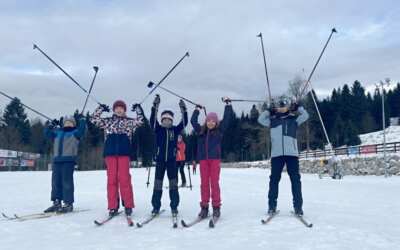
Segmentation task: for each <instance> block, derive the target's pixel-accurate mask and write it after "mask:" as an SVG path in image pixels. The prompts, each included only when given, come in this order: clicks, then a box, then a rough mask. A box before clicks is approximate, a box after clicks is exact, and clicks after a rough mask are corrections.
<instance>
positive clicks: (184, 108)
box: [179, 99, 186, 113]
mask: <svg viewBox="0 0 400 250" xmlns="http://www.w3.org/2000/svg"><path fill="white" fill-rule="evenodd" d="M179 107H180V108H181V112H182V113H185V112H186V104H185V102H184V101H183V100H182V99H181V100H180V101H179Z"/></svg>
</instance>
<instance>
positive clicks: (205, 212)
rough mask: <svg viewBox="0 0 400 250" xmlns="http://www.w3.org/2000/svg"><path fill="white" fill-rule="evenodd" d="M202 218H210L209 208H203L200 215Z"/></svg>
mask: <svg viewBox="0 0 400 250" xmlns="http://www.w3.org/2000/svg"><path fill="white" fill-rule="evenodd" d="M198 216H199V217H200V218H202V219H205V218H207V217H208V207H201V210H200V213H199V215H198Z"/></svg>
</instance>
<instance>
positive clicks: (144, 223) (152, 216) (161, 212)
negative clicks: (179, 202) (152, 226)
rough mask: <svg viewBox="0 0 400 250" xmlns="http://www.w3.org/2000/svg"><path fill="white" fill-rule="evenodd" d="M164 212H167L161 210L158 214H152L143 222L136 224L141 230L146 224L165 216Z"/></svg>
mask: <svg viewBox="0 0 400 250" xmlns="http://www.w3.org/2000/svg"><path fill="white" fill-rule="evenodd" d="M164 212H165V209H161V210H160V211H159V212H158V213H152V214H151V215H149V216H148V217H147V218H146V219H144V220H143V221H141V222H138V223H136V226H137V227H139V228H141V227H143V226H144V225H146V224H148V223H150V222H151V221H153V220H154V219H155V218H158V217H160V215H161V214H163V213H164Z"/></svg>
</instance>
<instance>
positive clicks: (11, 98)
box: [0, 91, 53, 121]
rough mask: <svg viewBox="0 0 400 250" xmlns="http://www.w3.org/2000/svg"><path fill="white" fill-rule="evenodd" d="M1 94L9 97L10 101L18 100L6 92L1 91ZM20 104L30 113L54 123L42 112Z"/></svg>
mask: <svg viewBox="0 0 400 250" xmlns="http://www.w3.org/2000/svg"><path fill="white" fill-rule="evenodd" d="M0 94H1V95H2V96H5V97H7V98H8V99H10V100H15V99H16V98H15V97H11V96H9V95H7V94H6V93H4V92H2V91H0ZM20 103H21V105H22V106H24V107H25V108H27V109H29V110H30V111H32V112H34V113H35V114H37V115H40V116H41V117H43V118H45V119H46V120H49V121H52V120H53V119H51V118H50V117H48V116H47V115H45V114H43V113H42V112H39V111H37V110H36V109H34V108H31V107H29V106H28V105H25V104H23V103H22V102H20Z"/></svg>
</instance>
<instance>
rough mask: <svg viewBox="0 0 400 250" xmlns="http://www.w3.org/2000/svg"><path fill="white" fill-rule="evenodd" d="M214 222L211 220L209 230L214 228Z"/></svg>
mask: <svg viewBox="0 0 400 250" xmlns="http://www.w3.org/2000/svg"><path fill="white" fill-rule="evenodd" d="M214 226H215V225H214V221H213V220H210V222H209V223H208V227H209V228H214Z"/></svg>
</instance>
